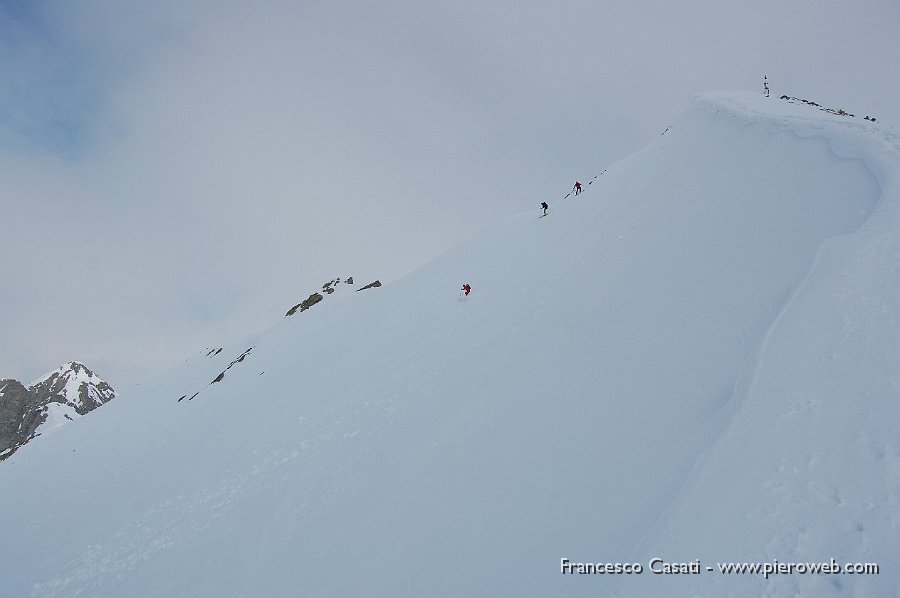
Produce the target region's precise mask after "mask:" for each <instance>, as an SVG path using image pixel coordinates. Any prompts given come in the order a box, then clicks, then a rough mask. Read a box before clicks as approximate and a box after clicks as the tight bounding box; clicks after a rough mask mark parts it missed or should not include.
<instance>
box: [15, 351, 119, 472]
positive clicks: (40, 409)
mask: <svg viewBox="0 0 900 598" xmlns="http://www.w3.org/2000/svg"><path fill="white" fill-rule="evenodd" d="M115 396H116V393H115V391H114V390H113V389H112V387H111V386H110V385H109V384H107V383H106V382H105V381H104V380H103V379H102V378H100V377H99V376H98V375H96V374H95V373H94V372H92V371H91V370H89V369H88V368H87V367H86V366H84V365H83V364H81V363H78V362H74V361H70V362H69V363H66V364H63V365H61V366H60V367H58V368H57V369H55V370H53V371H52V372H50V373H49V374H46V375H44V376H42V377H41V378H39V379H37V380H35V381H34V382H32V383H31V385H30V386H28V388H26V387H25V386H24V385H23V384H22V383H20V382H18V381H16V380H0V461H2V460H4V459H6V458H7V457H9V456H10V455H12V454H13V453H14V452H16V450H18V449H19V447H21V446H22V445H23V444H26V443H27V442H29V441H31V440H32V439H34V438H35V437H37V436H40V435H41V434H43V433H45V432H48V431H50V430H52V429H54V428H57V427H59V426H61V425H64V424H66V423H67V422H69V421H73V420H75V419H77V418H78V417H80V416H82V415H85V414H86V413H88V412H89V411H93V410H94V409H96V408H97V407H100V406H101V405H103V404H105V403H108V402H109V401H111V400H112V399H114V398H115Z"/></svg>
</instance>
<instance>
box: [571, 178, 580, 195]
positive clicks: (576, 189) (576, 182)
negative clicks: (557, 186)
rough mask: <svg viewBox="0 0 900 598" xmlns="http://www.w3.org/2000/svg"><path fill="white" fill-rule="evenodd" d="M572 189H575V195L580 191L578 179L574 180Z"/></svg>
mask: <svg viewBox="0 0 900 598" xmlns="http://www.w3.org/2000/svg"><path fill="white" fill-rule="evenodd" d="M572 190H573V191H575V195H578V194H579V193H581V183H579V182H578V181H575V186H574V187H572Z"/></svg>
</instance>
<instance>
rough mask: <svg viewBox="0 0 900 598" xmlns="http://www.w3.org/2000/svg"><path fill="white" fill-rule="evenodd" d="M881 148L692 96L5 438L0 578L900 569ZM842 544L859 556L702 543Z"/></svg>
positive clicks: (520, 576)
mask: <svg viewBox="0 0 900 598" xmlns="http://www.w3.org/2000/svg"><path fill="white" fill-rule="evenodd" d="M898 158H900V140H898V138H897V136H896V135H894V134H893V133H892V132H891V131H889V130H887V129H885V128H883V127H882V126H881V125H880V124H879V123H873V122H871V121H869V120H867V119H862V118H860V117H858V116H850V115H848V114H835V113H831V112H827V111H824V110H820V109H819V108H818V107H816V106H811V105H808V104H806V103H803V102H797V101H791V100H790V99H788V100H782V99H779V98H764V97H760V96H758V95H751V94H740V93H715V94H704V95H701V96H698V97H697V98H696V99H695V100H694V102H693V103H692V104H691V105H690V106H689V107H688V108H687V110H686V111H685V112H684V113H683V115H682V116H681V117H680V118H679V119H678V120H677V121H676V122H674V123H673V125H672V126H671V127H670V128H669V129H668V130H667V131H666V132H665V134H663V135H662V136H661V137H660V138H659V140H658V141H656V142H655V143H653V144H651V145H649V146H648V147H646V148H644V149H643V150H641V151H639V152H637V153H636V154H634V155H632V156H630V157H628V158H626V159H625V160H622V161H621V162H619V163H617V164H615V165H613V166H611V167H609V168H607V169H606V170H605V171H603V172H602V173H598V174H597V176H596V177H594V178H592V179H589V180H585V181H582V182H583V183H585V187H584V191H583V192H582V193H580V194H578V195H574V194H573V195H569V196H567V197H565V198H563V195H564V193H565V191H566V190H563V191H562V192H561V193H560V196H559V197H558V198H545V197H523V198H522V206H523V209H522V212H521V213H518V214H514V215H510V217H509V218H507V219H506V220H505V221H503V222H499V223H497V225H496V226H495V227H494V228H493V229H492V230H490V231H489V232H488V233H486V234H483V235H481V236H480V237H478V238H477V239H474V240H472V241H470V242H466V243H464V244H462V245H459V246H457V247H456V248H454V249H452V250H451V251H449V252H447V253H445V254H444V255H442V256H440V257H438V258H437V259H435V260H432V261H431V262H429V263H428V264H426V265H425V266H423V267H421V268H420V269H418V270H416V271H415V272H413V273H412V274H410V275H408V276H406V277H404V278H402V279H400V280H398V281H396V282H393V283H390V284H385V285H383V286H381V287H380V288H377V289H370V290H367V291H366V292H355V289H356V285H351V284H347V283H345V282H343V281H342V282H341V283H340V284H336V285H332V286H331V287H329V288H332V290H334V292H333V293H328V292H327V291H326V294H327V296H325V297H324V299H323V300H314V298H313V297H310V298H309V299H307V300H306V301H305V302H304V303H306V305H307V308H305V309H304V308H303V305H304V303H300V304H298V305H297V306H296V307H295V308H292V309H291V310H290V311H291V312H292V315H290V316H289V317H285V318H284V320H283V321H282V322H280V323H279V324H278V325H276V326H274V327H272V328H270V329H268V330H264V331H261V332H259V333H258V334H255V335H253V336H250V337H248V338H245V339H241V340H240V341H237V342H235V343H231V344H228V345H224V346H221V347H216V348H214V349H209V348H207V349H206V350H204V351H202V352H200V353H198V354H197V355H195V356H193V357H190V358H189V359H187V360H186V361H185V362H184V363H183V364H182V365H181V366H179V367H177V368H175V369H173V370H172V371H170V372H168V373H167V374H165V375H162V376H160V377H158V378H156V379H153V380H150V381H147V382H145V383H144V384H142V385H141V387H140V388H138V389H135V390H134V391H132V392H130V393H129V394H127V395H126V394H123V395H122V396H120V397H119V398H118V399H117V400H116V401H114V402H113V403H111V404H109V405H107V406H105V407H104V409H102V410H99V411H97V412H96V413H94V414H92V416H91V417H90V418H86V419H84V420H83V421H81V422H80V423H79V425H78V426H66V427H63V428H60V429H59V430H57V431H56V432H55V433H54V434H53V435H51V436H48V437H47V438H42V439H41V442H34V443H31V444H29V445H27V446H25V447H23V448H21V450H19V451H18V452H17V453H16V454H15V455H14V456H12V457H11V458H9V459H8V460H7V461H6V462H5V463H3V464H2V465H0V504H2V505H3V506H4V507H3V509H2V510H0V527H2V529H3V530H4V537H3V540H2V541H0V547H2V548H0V562H2V563H3V565H0V595H4V596H5V595H9V596H20V595H25V596H27V595H33V596H71V595H77V594H79V593H80V594H83V595H90V596H122V595H136V596H210V597H221V596H298V595H303V596H307V595H309V596H461V595H468V596H500V595H503V596H551V595H552V596H566V595H592V596H594V595H623V596H635V595H637V596H645V595H646V596H659V595H728V594H729V593H731V594H733V595H801V596H887V595H897V594H898V588H900V574H898V573H897V571H896V569H895V567H894V566H893V565H894V564H895V563H898V562H900V519H898V517H897V516H896V514H897V512H898V498H897V497H898V496H900V492H898V491H900V477H898V475H897V474H898V471H900V469H898V464H900V441H898V440H897V434H896V428H897V423H898V421H900V417H898V416H900V408H898V405H900V403H898V399H900V392H898V380H897V373H896V372H897V368H896V364H897V363H898V362H900V360H898V358H900V351H898V348H900V343H898V326H897V315H898V312H900V310H898V296H897V289H898V288H900V271H898V270H900V251H898V235H897V232H898V231H897V225H898V221H900V219H898V215H900V212H898V195H900V192H898V189H900V187H898V182H900V179H898V174H900V159H898ZM463 175H464V174H463V173H460V176H463ZM545 200H546V201H548V202H549V204H550V210H549V213H548V214H547V216H546V217H540V216H541V214H542V210H541V209H540V208H539V204H540V202H541V201H545ZM463 283H468V284H470V285H471V288H472V291H471V293H470V294H469V295H468V296H463V295H462V294H461V293H460V292H459V289H460V287H461V285H462V284H463ZM359 286H362V285H359ZM320 296H321V295H320ZM285 307H288V305H287V304H286V306H285ZM832 559H833V560H834V561H835V562H836V563H839V564H840V566H841V567H844V566H846V565H847V564H877V565H880V572H879V573H878V574H872V573H871V570H870V573H869V574H855V573H850V572H848V571H847V570H846V569H845V570H843V571H842V572H840V573H837V572H829V573H822V572H820V573H810V572H809V571H807V570H805V569H804V571H798V569H797V567H793V569H792V570H791V572H777V573H775V574H771V575H765V576H764V575H762V574H760V573H744V574H729V573H722V572H721V571H720V569H719V567H718V565H719V563H739V562H746V563H768V564H772V563H774V562H775V561H777V562H778V563H791V564H796V563H822V562H830V560H832ZM566 560H568V561H569V562H571V563H577V564H581V565H582V567H581V568H580V569H579V568H577V567H576V568H575V569H574V570H573V569H572V568H570V569H569V570H568V571H567V570H566V568H565V566H564V563H565V562H566ZM694 562H696V563H697V566H696V568H697V572H696V573H694V572H693V571H692V570H691V571H689V570H688V569H692V567H693V563H694ZM598 563H600V564H605V563H610V564H628V565H633V564H637V565H640V569H641V571H640V572H638V571H635V570H634V569H635V567H631V569H632V572H631V573H627V574H626V573H615V574H609V573H608V572H602V573H597V572H594V573H589V574H586V573H582V572H580V571H584V570H585V569H586V567H585V566H584V565H585V564H593V565H594V569H595V570H596V568H597V567H596V565H597V564H598ZM663 566H667V567H669V569H668V571H669V572H668V573H662V572H661V573H657V572H656V570H657V569H661V568H663ZM682 566H683V567H682ZM682 568H683V569H684V571H681V569H682ZM856 573H858V572H856Z"/></svg>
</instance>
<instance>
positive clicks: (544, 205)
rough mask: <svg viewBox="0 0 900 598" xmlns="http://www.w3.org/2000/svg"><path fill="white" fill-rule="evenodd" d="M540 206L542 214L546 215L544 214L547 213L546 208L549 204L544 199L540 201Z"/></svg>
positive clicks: (547, 208) (548, 207)
mask: <svg viewBox="0 0 900 598" xmlns="http://www.w3.org/2000/svg"><path fill="white" fill-rule="evenodd" d="M541 207H542V208H544V216H546V215H547V210H549V209H550V206H549V205H548V204H547V202H546V201H542V202H541Z"/></svg>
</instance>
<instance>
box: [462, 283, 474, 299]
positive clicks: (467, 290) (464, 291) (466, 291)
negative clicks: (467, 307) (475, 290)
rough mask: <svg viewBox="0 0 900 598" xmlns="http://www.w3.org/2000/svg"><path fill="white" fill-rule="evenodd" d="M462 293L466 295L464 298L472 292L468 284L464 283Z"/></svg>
mask: <svg viewBox="0 0 900 598" xmlns="http://www.w3.org/2000/svg"><path fill="white" fill-rule="evenodd" d="M461 290H462V292H463V293H465V294H466V297H468V296H469V293H471V292H472V287H470V286H469V283H466V284H464V285H463V286H462V289H461Z"/></svg>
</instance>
